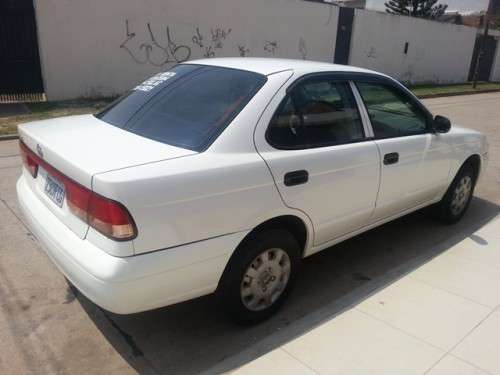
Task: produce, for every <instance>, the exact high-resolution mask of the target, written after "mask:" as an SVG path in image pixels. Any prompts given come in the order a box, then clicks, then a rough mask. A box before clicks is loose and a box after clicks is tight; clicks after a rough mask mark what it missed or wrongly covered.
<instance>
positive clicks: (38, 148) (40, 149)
mask: <svg viewBox="0 0 500 375" xmlns="http://www.w3.org/2000/svg"><path fill="white" fill-rule="evenodd" d="M36 153H37V154H38V155H39V156H40V157H41V158H42V159H43V151H42V147H41V146H40V145H39V144H37V145H36Z"/></svg>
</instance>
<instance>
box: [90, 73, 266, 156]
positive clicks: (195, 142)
mask: <svg viewBox="0 0 500 375" xmlns="http://www.w3.org/2000/svg"><path fill="white" fill-rule="evenodd" d="M266 79H267V78H266V77H265V76H263V75H261V74H257V73H253V72H247V71H243V70H236V69H228V68H220V67H212V66H202V65H190V64H181V65H177V66H176V67H174V68H173V69H172V70H170V71H168V72H165V73H160V74H158V75H156V76H154V77H152V78H150V79H149V80H146V81H145V82H143V83H142V84H141V85H139V86H137V87H136V88H135V89H134V90H132V91H131V92H129V93H128V94H126V95H124V96H123V97H122V98H120V99H119V100H118V101H117V102H116V103H112V105H111V106H110V107H109V108H105V109H104V110H103V111H102V112H101V113H100V114H98V115H97V117H98V118H100V119H101V120H103V121H106V122H108V123H110V124H112V125H115V126H118V127H120V128H123V129H125V130H128V131H130V132H133V133H136V134H138V135H141V136H143V137H147V138H150V139H154V140H157V141H160V142H163V143H167V144H170V145H173V146H178V147H183V148H187V149H191V150H195V151H202V150H203V149H205V148H206V147H208V146H209V145H210V144H211V143H212V142H213V141H214V140H215V139H216V138H217V136H218V135H219V134H220V133H221V132H222V131H223V130H224V129H225V128H226V126H228V125H229V124H230V123H231V121H232V120H233V119H234V117H235V116H236V115H237V114H238V113H239V112H240V111H241V110H242V109H243V108H244V107H245V105H246V104H247V103H248V101H249V100H250V99H251V98H252V97H253V96H254V95H255V94H256V92H257V91H258V90H259V89H260V88H261V87H262V85H263V84H264V83H265V82H266Z"/></svg>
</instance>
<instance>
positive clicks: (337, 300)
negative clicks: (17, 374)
mask: <svg viewBox="0 0 500 375" xmlns="http://www.w3.org/2000/svg"><path fill="white" fill-rule="evenodd" d="M498 214H500V206H498V205H496V204H494V203H492V202H490V201H487V200H484V199H480V198H474V199H473V201H472V202H471V205H470V209H469V211H468V212H467V214H466V216H465V217H464V218H463V220H462V221H461V222H460V223H458V224H456V225H450V226H447V225H443V224H441V223H439V222H436V221H435V220H434V219H432V218H430V215H429V212H428V210H422V211H419V212H416V213H414V214H411V215H408V216H406V217H403V218H401V219H398V220H396V221H394V222H391V223H388V224H385V225H383V226H381V227H379V228H375V229H373V230H371V231H369V232H366V233H364V234H362V235H359V236H357V237H355V238H353V239H350V240H348V241H345V242H343V243H341V244H339V245H336V246H334V247H332V248H330V249H327V250H325V251H323V252H321V253H318V254H316V255H314V256H311V257H309V258H307V259H305V261H304V265H303V268H302V270H301V274H300V276H299V277H298V279H297V284H296V286H295V289H294V291H293V293H292V294H291V296H290V299H289V300H288V302H287V303H286V304H285V306H284V308H283V309H282V310H280V311H279V312H278V314H277V315H275V316H274V317H273V318H271V319H270V320H268V321H266V322H264V323H262V324H260V325H257V326H253V327H241V326H237V325H234V324H232V323H231V322H230V321H228V320H227V319H226V317H225V316H224V315H223V313H222V312H221V311H220V308H219V306H218V304H217V303H216V301H215V299H214V298H213V297H212V296H207V297H203V298H199V299H196V300H193V301H189V302H186V303H181V304H178V305H174V306H170V307H166V308H162V309H158V310H154V311H150V312H145V313H140V314H133V315H127V316H120V315H115V314H111V313H109V312H104V311H103V310H101V309H99V308H98V307H97V306H95V305H94V304H93V303H91V302H90V301H88V300H87V299H86V298H85V297H84V296H82V295H79V294H77V299H78V301H79V302H80V303H81V305H82V306H83V308H84V309H85V310H86V312H87V313H88V315H89V317H90V318H91V319H92V320H93V321H94V323H95V325H96V326H97V327H98V328H99V329H100V330H101V332H102V333H103V335H104V336H105V337H106V338H107V340H108V341H109V342H110V344H111V345H112V346H113V347H114V348H115V350H117V351H118V352H119V353H120V354H121V356H122V357H123V358H124V359H125V360H127V361H128V363H129V364H130V365H131V366H132V367H133V368H134V369H136V370H137V371H138V372H139V373H155V374H158V373H161V374H164V373H168V374H178V373H179V374H180V373H182V374H186V373H200V372H204V371H208V372H211V371H214V366H217V372H222V371H230V370H231V369H234V368H236V367H238V366H241V365H243V364H244V363H247V362H249V361H251V360H253V359H255V358H257V357H258V356H260V355H262V354H264V353H266V352H268V351H270V350H272V349H273V348H275V347H278V346H279V345H282V344H284V343H286V342H288V341H290V340H292V339H294V338H295V337H297V336H300V335H302V334H304V333H305V332H307V331H309V330H310V329H312V328H313V327H314V326H316V325H318V324H319V323H321V322H322V321H325V320H326V319H331V317H332V316H334V315H337V314H339V313H341V312H342V311H345V310H346V309H348V308H350V307H352V306H354V305H356V304H358V303H360V302H361V301H363V300H364V299H365V298H367V297H368V296H369V295H371V294H372V293H374V292H376V291H377V290H380V289H383V288H385V287H387V286H388V285H390V284H391V283H393V282H394V281H396V280H398V279H399V278H401V277H402V276H404V275H405V274H407V273H408V272H411V271H412V270H414V269H416V268H418V267H419V266H421V265H422V264H424V263H426V262H427V261H429V260H430V259H432V258H433V257H435V256H437V255H439V254H440V253H442V252H444V251H446V250H447V249H449V248H450V247H451V246H453V245H454V244H456V243H457V242H459V241H461V240H463V239H464V238H466V237H469V238H471V239H472V240H474V241H475V242H477V243H479V244H483V245H486V244H487V243H486V242H485V240H484V239H482V238H481V237H480V236H478V235H475V234H473V233H474V232H476V231H477V230H478V229H480V228H481V227H482V226H484V225H485V224H486V223H488V222H489V221H491V220H492V219H493V218H494V217H495V216H496V215H498ZM256 343H259V349H258V350H252V349H250V350H248V348H249V347H251V346H252V345H253V344H256ZM223 361H224V362H223Z"/></svg>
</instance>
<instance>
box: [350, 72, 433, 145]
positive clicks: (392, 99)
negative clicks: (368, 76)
mask: <svg viewBox="0 0 500 375" xmlns="http://www.w3.org/2000/svg"><path fill="white" fill-rule="evenodd" d="M356 86H357V87H358V90H359V92H360V94H361V96H362V97H363V101H364V103H365V106H366V109H367V111H368V114H369V116H370V120H371V123H372V127H373V132H374V134H375V137H376V138H392V137H402V136H408V135H416V134H422V133H425V132H426V130H427V116H426V114H425V113H424V112H423V111H422V110H421V109H420V108H418V107H417V106H416V105H415V104H414V103H413V102H412V101H411V100H410V99H409V98H408V97H407V96H406V95H404V94H403V93H401V92H400V91H399V90H397V89H395V88H393V87H390V86H385V85H382V84H377V83H362V82H359V83H357V84H356Z"/></svg>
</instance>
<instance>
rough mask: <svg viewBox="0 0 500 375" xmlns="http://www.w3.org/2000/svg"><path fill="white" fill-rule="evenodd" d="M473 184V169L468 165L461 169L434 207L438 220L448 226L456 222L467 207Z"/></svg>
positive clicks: (474, 178)
mask: <svg viewBox="0 0 500 375" xmlns="http://www.w3.org/2000/svg"><path fill="white" fill-rule="evenodd" d="M475 183H476V173H475V171H474V170H473V168H472V167H471V166H468V165H465V166H464V167H462V169H461V170H460V171H459V173H458V174H457V176H456V177H455V179H454V180H453V182H452V183H451V185H450V187H449V188H448V191H447V192H446V194H445V195H444V197H443V199H442V200H441V202H439V203H438V205H437V207H436V210H437V216H438V218H439V219H441V220H442V221H444V222H446V223H449V224H453V223H456V222H458V221H459V220H460V219H461V218H462V216H464V214H465V212H466V211H467V208H468V207H469V203H470V201H471V199H472V194H473V193H474V187H475Z"/></svg>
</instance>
